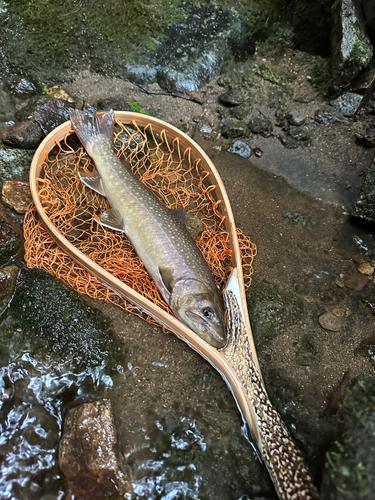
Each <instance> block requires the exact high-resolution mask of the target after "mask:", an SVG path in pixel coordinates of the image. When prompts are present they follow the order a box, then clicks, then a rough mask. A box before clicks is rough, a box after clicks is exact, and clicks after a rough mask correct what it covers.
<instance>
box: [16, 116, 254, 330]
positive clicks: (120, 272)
mask: <svg viewBox="0 0 375 500" xmlns="http://www.w3.org/2000/svg"><path fill="white" fill-rule="evenodd" d="M72 144H73V142H72V137H69V135H68V134H67V136H66V137H65V140H63V141H61V142H60V143H58V144H57V145H56V147H55V148H54V149H53V150H52V151H51V152H49V153H46V158H45V161H44V163H43V164H42V165H41V174H40V179H39V198H40V201H41V203H42V205H43V208H44V209H45V211H46V213H47V215H48V217H49V218H50V221H51V222H52V223H53V224H54V225H55V227H56V228H57V229H58V230H59V231H60V232H61V233H62V234H63V235H64V237H65V238H66V239H67V240H68V241H69V242H71V243H73V244H74V245H75V246H76V247H77V248H78V249H79V250H80V251H81V252H83V253H84V254H85V255H87V256H88V257H90V259H92V260H93V261H94V262H95V263H96V264H98V265H99V266H101V267H102V268H103V269H105V270H106V271H108V272H110V273H111V274H112V275H113V276H115V277H116V278H118V279H119V280H121V281H122V282H123V283H125V284H127V285H129V286H130V287H132V288H133V289H134V290H135V291H137V292H139V293H140V294H141V295H143V296H144V297H147V298H148V299H149V300H151V301H152V302H154V303H155V304H156V305H158V306H159V307H161V308H162V309H164V310H166V311H169V308H168V305H167V304H166V302H165V301H164V300H163V299H162V297H161V295H160V294H159V291H158V289H157V287H156V285H155V283H154V282H153V280H152V279H151V277H150V275H149V274H148V272H147V271H146V269H145V268H144V266H143V264H142V262H141V260H140V259H139V257H138V256H137V254H136V253H135V251H134V249H133V247H132V245H131V243H130V242H129V240H128V239H127V238H126V236H125V235H124V234H123V233H119V232H116V231H112V230H110V229H107V228H105V227H103V226H102V225H101V224H100V223H99V215H100V214H101V213H102V212H104V211H106V210H107V209H108V208H109V205H108V202H107V200H106V198H104V197H103V196H100V195H99V194H97V193H95V192H94V191H92V190H91V189H89V188H87V187H86V186H85V185H84V184H83V183H82V182H81V181H80V179H79V178H78V171H83V172H85V171H86V172H91V171H93V170H94V168H95V167H94V164H93V162H92V160H91V158H90V157H89V156H88V155H87V154H86V152H85V151H84V150H83V148H82V147H79V146H74V145H72ZM114 145H115V150H116V153H117V155H118V157H119V158H120V159H121V158H123V159H125V160H127V161H128V162H129V163H130V165H131V169H132V172H133V174H134V175H136V176H137V177H138V178H139V179H140V181H141V182H142V183H143V184H145V185H146V186H147V187H148V188H149V189H151V191H153V192H154V194H155V195H156V196H157V197H158V198H159V199H160V200H161V201H162V202H163V203H165V204H166V206H167V207H169V208H186V209H187V220H188V221H189V220H190V221H191V225H192V226H194V227H195V231H196V233H198V234H197V235H195V236H196V243H197V245H198V247H199V248H200V250H201V252H202V254H203V256H204V258H205V259H206V261H207V264H208V266H209V268H210V269H211V272H212V274H213V276H214V278H215V281H216V283H217V285H218V286H219V288H220V289H221V290H223V287H224V286H225V283H226V280H227V277H228V275H229V273H230V271H231V270H232V266H231V258H230V257H231V249H230V246H229V234H228V232H227V231H226V229H225V222H224V220H225V216H223V215H222V213H221V211H220V201H219V200H217V198H216V196H215V191H214V190H215V186H212V185H211V184H210V182H209V179H208V172H206V171H204V170H203V169H202V168H201V166H200V163H201V161H200V159H199V158H193V157H192V153H191V149H190V148H185V147H184V146H182V145H181V143H180V141H179V139H178V138H171V137H168V136H167V133H166V132H165V131H164V130H163V131H161V132H160V133H157V132H155V131H153V129H152V125H151V124H150V123H149V124H148V125H147V126H146V127H142V128H140V127H138V126H137V125H136V123H135V122H134V121H133V123H132V124H131V125H127V124H123V123H121V122H119V121H117V122H116V127H115V137H114ZM124 168H126V167H124ZM24 235H25V260H26V263H27V265H28V267H37V268H40V269H44V270H46V271H48V272H49V273H51V274H52V275H54V276H56V277H57V278H58V279H60V280H62V281H63V282H65V283H67V284H68V285H69V286H70V287H71V288H73V289H74V290H76V291H77V292H79V293H84V294H87V295H89V296H90V297H93V298H94V299H101V300H104V301H106V302H109V303H112V304H116V305H117V306H119V307H121V308H123V309H125V310H127V311H129V312H132V313H135V314H137V315H138V316H141V317H144V318H145V319H146V320H147V321H148V322H152V323H156V322H155V320H154V319H153V318H151V317H149V316H147V317H145V316H144V315H142V313H141V312H140V311H139V309H138V308H137V307H136V306H134V305H132V304H129V303H128V302H127V301H124V299H123V298H121V297H119V296H118V295H117V294H116V293H115V292H113V291H112V290H110V289H109V288H107V287H106V286H105V285H103V284H101V283H100V282H99V281H98V280H97V279H96V278H95V277H94V276H91V275H90V274H89V273H88V272H87V271H85V270H84V269H83V268H81V267H80V266H79V265H78V264H77V263H76V262H75V261H74V260H73V259H72V258H71V257H69V255H68V254H67V253H65V251H64V250H62V249H61V248H60V247H59V246H58V245H57V244H56V243H55V242H54V240H53V239H52V237H51V236H50V235H49V233H48V232H47V230H46V229H45V227H44V226H43V224H42V221H41V220H39V217H38V213H37V211H36V209H35V206H34V205H33V204H32V205H30V207H29V209H28V211H27V213H26V216H25V223H24ZM237 236H238V241H239V246H240V251H241V255H242V265H243V274H244V281H245V287H248V286H249V285H250V281H251V276H252V261H253V258H254V256H255V254H256V247H255V245H254V244H253V243H252V242H251V241H250V239H249V238H248V237H247V236H245V235H244V234H243V233H242V232H241V231H240V230H237ZM169 312H170V311H169Z"/></svg>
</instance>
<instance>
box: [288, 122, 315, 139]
mask: <svg viewBox="0 0 375 500" xmlns="http://www.w3.org/2000/svg"><path fill="white" fill-rule="evenodd" d="M288 132H289V135H290V137H291V138H292V139H294V140H295V141H308V140H309V139H310V136H309V134H308V133H307V132H305V131H304V130H303V129H302V128H301V127H297V126H296V125H290V127H289V131H288Z"/></svg>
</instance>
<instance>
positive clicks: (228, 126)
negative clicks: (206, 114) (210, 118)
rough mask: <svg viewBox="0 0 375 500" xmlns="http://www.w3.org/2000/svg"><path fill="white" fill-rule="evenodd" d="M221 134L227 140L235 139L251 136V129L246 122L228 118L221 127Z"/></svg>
mask: <svg viewBox="0 0 375 500" xmlns="http://www.w3.org/2000/svg"><path fill="white" fill-rule="evenodd" d="M221 134H222V136H223V137H225V138H226V139H234V138H235V137H246V136H247V135H249V129H248V128H247V125H246V123H245V122H243V121H240V120H235V119H233V118H228V119H227V120H224V121H223V123H222V125H221Z"/></svg>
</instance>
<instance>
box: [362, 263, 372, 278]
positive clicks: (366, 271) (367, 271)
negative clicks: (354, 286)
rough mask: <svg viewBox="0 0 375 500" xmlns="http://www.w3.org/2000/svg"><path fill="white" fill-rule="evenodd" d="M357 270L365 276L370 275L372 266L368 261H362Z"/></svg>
mask: <svg viewBox="0 0 375 500" xmlns="http://www.w3.org/2000/svg"><path fill="white" fill-rule="evenodd" d="M358 271H359V272H360V273H361V274H364V275H366V276H372V275H373V274H374V268H373V267H372V266H371V264H369V263H368V262H362V264H361V265H360V266H359V267H358Z"/></svg>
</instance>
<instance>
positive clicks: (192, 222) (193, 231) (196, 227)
mask: <svg viewBox="0 0 375 500" xmlns="http://www.w3.org/2000/svg"><path fill="white" fill-rule="evenodd" d="M185 225H186V229H187V230H188V231H189V233H190V235H191V237H192V238H193V240H196V239H197V238H198V236H199V235H200V234H202V232H203V230H204V227H203V223H202V221H201V220H200V218H199V217H197V216H196V215H194V214H192V213H191V212H188V213H187V214H186V216H185Z"/></svg>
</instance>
